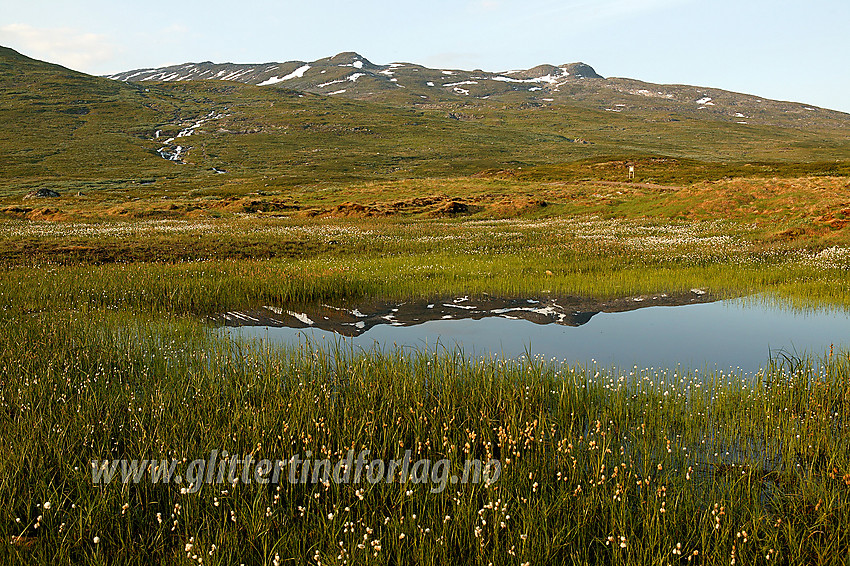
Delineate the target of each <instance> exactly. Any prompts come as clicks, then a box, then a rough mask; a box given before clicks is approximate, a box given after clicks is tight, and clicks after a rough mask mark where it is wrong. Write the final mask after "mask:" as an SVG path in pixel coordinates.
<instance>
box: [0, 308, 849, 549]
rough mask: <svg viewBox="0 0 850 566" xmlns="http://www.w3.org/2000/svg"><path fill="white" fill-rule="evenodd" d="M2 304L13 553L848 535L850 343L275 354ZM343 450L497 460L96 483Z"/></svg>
mask: <svg viewBox="0 0 850 566" xmlns="http://www.w3.org/2000/svg"><path fill="white" fill-rule="evenodd" d="M9 314H11V313H9V312H8V311H7V314H6V315H4V316H3V318H2V322H0V339H2V342H3V343H4V344H5V345H7V346H6V347H5V348H4V350H3V353H2V357H0V368H2V375H3V390H2V397H0V414H2V419H0V437H2V438H3V441H4V448H5V450H4V451H3V456H2V457H1V458H0V476H1V477H3V478H4V480H3V481H2V483H0V497H2V500H3V501H5V502H6V503H4V504H3V505H2V506H0V537H2V539H0V540H2V541H3V544H2V552H3V553H5V556H7V560H11V561H13V562H18V561H34V562H42V561H45V560H48V559H49V560H50V561H51V562H53V563H67V562H74V563H81V562H88V563H99V562H107V561H108V562H113V563H114V562H121V563H124V562H135V561H157V562H162V563H187V562H194V563H200V560H199V558H202V559H203V563H205V564H238V563H246V564H247V563H258V564H271V563H272V562H273V560H274V556H275V554H277V555H278V556H279V557H281V560H284V558H286V559H290V560H292V559H294V560H295V561H296V562H299V563H303V562H308V563H319V562H320V563H322V564H342V563H349V564H353V563H367V562H368V563H376V564H395V563H405V564H408V563H411V564H444V563H448V562H451V563H471V564H489V563H491V562H492V563H494V564H495V563H503V564H504V563H507V564H524V563H527V562H530V563H532V564H534V563H549V562H558V563H561V562H577V563H611V564H645V563H659V562H661V563H666V561H670V562H671V563H673V562H675V561H677V560H679V559H680V555H678V554H675V553H674V551H678V550H681V552H682V555H681V560H685V559H686V558H687V556H692V557H694V558H695V559H696V558H697V557H698V560H699V561H700V562H704V563H724V564H728V563H730V561H731V557H732V555H733V552H734V555H735V556H736V560H737V563H744V564H750V563H756V562H758V563H761V562H764V561H765V560H766V559H765V556H770V557H771V561H774V560H775V561H777V562H780V563H793V564H799V563H823V564H840V563H842V560H843V553H844V551H846V544H847V543H846V540H845V539H844V537H843V535H842V533H844V532H846V530H847V529H848V527H850V523H848V521H849V520H850V516H848V515H847V512H846V510H847V508H848V504H850V485H848V484H850V475H848V473H850V461H848V454H850V437H848V435H847V431H846V427H845V426H844V423H845V422H846V420H847V418H848V417H850V413H848V406H850V405H848V400H850V388H848V387H850V386H848V383H850V382H848V379H847V378H848V374H850V362H848V357H847V354H846V353H836V354H835V355H834V356H832V357H830V358H827V359H824V360H822V361H817V360H810V361H801V362H799V363H794V365H793V367H792V365H791V362H793V360H789V361H788V363H785V364H784V365H774V366H766V367H765V369H764V370H763V371H762V372H761V373H760V374H759V375H757V376H755V377H753V376H743V375H737V374H724V373H721V372H715V373H712V374H710V375H707V376H703V375H698V374H695V373H692V372H684V373H683V372H681V371H678V372H677V371H662V372H657V371H650V370H638V369H636V370H634V371H632V372H631V373H625V374H610V373H608V372H606V371H604V370H601V369H599V368H596V367H593V366H590V367H582V366H570V365H566V364H561V363H554V362H551V361H547V360H544V359H540V358H535V359H531V360H528V359H521V360H515V361H510V360H499V359H489V360H484V359H469V358H464V357H463V356H459V355H458V354H457V353H451V352H446V353H444V354H441V355H434V354H429V353H427V352H422V353H419V354H413V355H409V354H402V353H400V352H392V351H391V352H383V353H378V352H373V353H368V352H366V353H364V352H359V353H357V352H353V351H350V350H348V349H346V347H345V346H336V347H335V346H333V345H331V346H328V347H325V348H318V349H316V348H312V347H309V346H305V347H303V348H302V349H300V350H299V349H287V348H279V347H272V346H269V345H267V344H263V343H260V342H243V341H233V340H231V339H229V338H227V337H224V336H222V335H220V334H217V333H215V332H213V331H211V330H207V329H204V328H203V327H200V326H198V325H197V324H195V323H193V322H192V321H187V320H174V319H172V320H162V319H158V318H156V319H151V318H145V317H138V316H128V315H127V314H125V313H114V314H110V313H102V314H95V313H88V314H71V313H60V314H56V313H42V314H38V315H34V316H23V317H19V316H9ZM304 348H306V349H304ZM350 447H356V448H360V447H366V448H369V449H370V450H371V451H372V454H373V455H375V457H384V458H387V459H389V458H397V457H399V456H400V454H401V453H402V451H403V450H404V449H408V448H409V449H412V450H413V451H414V454H415V455H416V457H421V458H431V459H434V460H436V459H439V458H448V459H450V460H451V461H452V462H453V464H454V465H455V466H461V465H462V462H463V460H465V459H466V458H467V457H477V458H483V459H487V458H490V457H494V458H498V459H500V461H501V462H502V466H503V472H502V476H501V478H500V479H499V481H498V482H497V483H495V484H494V485H492V486H489V487H487V486H485V485H483V484H479V485H459V486H449V487H448V488H447V489H446V491H445V492H444V493H440V494H432V493H430V492H429V487H430V485H410V484H409V485H406V486H403V485H399V484H398V483H393V484H377V485H369V484H358V485H336V484H333V483H331V484H329V485H327V486H325V485H322V484H317V485H291V484H289V483H287V482H283V483H282V484H281V485H280V487H279V488H278V487H277V486H258V485H256V484H242V483H239V484H237V485H207V486H204V488H203V489H202V490H201V491H200V492H199V493H198V494H186V493H181V491H180V486H179V485H175V484H171V485H151V484H150V483H146V482H142V483H140V484H138V485H133V486H122V485H120V484H118V483H113V484H109V485H107V486H103V487H100V486H94V485H92V482H91V476H90V461H91V460H93V459H105V458H120V457H137V458H162V457H175V458H178V459H181V458H187V459H188V460H192V459H195V458H204V457H206V456H207V455H208V453H209V451H210V450H211V449H214V448H215V449H219V450H222V449H223V450H228V451H229V452H230V453H233V454H248V453H253V454H254V455H255V456H256V457H261V456H262V457H267V458H282V459H285V458H288V457H289V456H290V455H292V454H294V453H299V454H301V455H302V456H303V455H304V454H305V453H306V451H307V450H310V451H311V452H312V453H313V454H314V455H316V457H329V458H338V457H340V456H341V455H343V454H344V453H345V451H347V450H348V448H350ZM364 535H365V536H364ZM401 535H404V537H403V538H402V537H401ZM12 537H22V538H16V539H14V540H15V541H17V542H16V543H14V544H10V541H12ZM95 537H97V539H98V543H97V544H95V543H94V539H95ZM375 541H377V542H375ZM340 543H341V544H340ZM361 545H362V546H361ZM679 545H680V546H679ZM213 547H214V548H213ZM130 548H132V549H133V550H132V552H130V551H129V550H128V549H130ZM282 563H285V561H284V562H282Z"/></svg>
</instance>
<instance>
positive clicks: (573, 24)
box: [0, 0, 850, 112]
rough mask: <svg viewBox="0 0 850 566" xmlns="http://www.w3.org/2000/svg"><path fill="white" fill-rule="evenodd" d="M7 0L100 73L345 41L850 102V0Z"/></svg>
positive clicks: (825, 102) (386, 57)
mask: <svg viewBox="0 0 850 566" xmlns="http://www.w3.org/2000/svg"><path fill="white" fill-rule="evenodd" d="M2 1H3V3H4V4H6V5H5V6H3V9H2V14H0V45H4V46H8V47H12V48H14V49H17V50H19V51H21V52H23V53H24V54H26V55H29V56H31V57H35V58H38V59H44V60H48V61H51V62H56V63H60V64H63V65H66V66H68V67H71V68H73V69H77V70H80V71H85V72H88V73H93V74H107V73H112V72H117V71H123V70H129V69H134V68H140V67H154V66H161V65H165V64H173V63H183V62H188V61H205V60H212V61H216V62H225V61H232V62H240V63H254V62H256V63H259V62H267V61H289V60H307V61H309V60H314V59H318V58H320V57H325V56H329V55H333V54H335V53H338V52H340V51H357V52H358V53H360V54H361V55H363V56H364V57H367V58H368V59H370V60H372V61H373V62H375V63H390V62H394V61H411V62H416V63H421V64H424V65H428V66H435V67H444V68H445V67H450V68H462V69H476V68H480V69H485V70H489V71H499V70H505V69H515V68H528V67H532V66H535V65H538V64H541V63H551V64H556V65H557V64H560V63H569V62H573V61H584V62H586V63H588V64H590V65H592V66H593V67H594V68H595V69H596V70H597V72H599V73H600V74H602V75H604V76H620V77H632V78H637V79H642V80H646V81H651V82H658V83H684V84H694V85H700V86H706V87H718V88H724V89H728V90H734V91H739V92H746V93H750V94H757V95H760V96H764V97H768V98H776V99H781V100H794V101H799V102H807V103H810V104H815V105H818V106H823V107H827V108H833V109H836V110H843V111H845V112H850V27H848V26H850V2H848V0H808V1H806V2H803V1H802V0H797V1H793V2H792V1H787V0H771V1H768V0H752V1H751V0H738V1H731V0H716V1H714V0H561V1H552V0H524V1H513V0H468V1H467V0H454V1H448V0H431V1H429V2H406V1H397V2H382V1H377V0H370V1H363V2H350V1H347V2H344V1H341V0H330V1H325V0H314V1H312V2H272V1H269V0H258V1H253V2H252V1H249V0H245V1H243V2H239V3H234V2H222V1H219V0H205V1H198V0H182V1H181V2H178V3H142V2H138V1H135V0H134V1H130V0H108V1H107V0H83V1H73V2H72V1H68V0H28V1H27V2H11V0H2Z"/></svg>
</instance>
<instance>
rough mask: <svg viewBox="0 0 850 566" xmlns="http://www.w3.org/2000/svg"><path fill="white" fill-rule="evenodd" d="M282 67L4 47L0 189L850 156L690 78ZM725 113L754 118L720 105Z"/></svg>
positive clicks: (805, 118) (173, 187) (656, 168)
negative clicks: (172, 66)
mask: <svg viewBox="0 0 850 566" xmlns="http://www.w3.org/2000/svg"><path fill="white" fill-rule="evenodd" d="M275 65H276V68H275V70H272V69H271V64H269V65H268V66H267V67H265V68H264V71H263V72H264V73H265V74H261V75H255V77H254V79H252V80H254V81H255V82H257V83H258V84H257V85H254V84H246V83H242V82H239V81H234V80H226V81H225V80H181V81H178V80H176V79H177V78H182V77H185V75H178V76H177V77H174V79H175V80H170V81H165V82H162V81H154V80H148V81H138V82H137V80H136V79H137V78H139V77H142V75H136V76H135V77H133V78H132V79H131V80H130V81H118V80H110V79H108V78H102V77H92V76H89V75H86V74H83V73H78V72H75V71H71V70H69V69H66V68H64V67H60V66H57V65H53V64H50V63H45V62H42V61H37V60H34V59H31V58H28V57H25V56H24V55H21V54H19V53H17V52H15V51H13V50H11V49H5V48H0V99H2V104H0V196H2V195H15V194H17V195H23V194H26V193H27V192H29V191H33V190H37V189H41V188H51V189H53V190H56V191H57V192H60V193H62V194H63V195H67V194H76V193H77V192H82V193H83V195H85V193H86V191H91V190H105V191H109V192H110V193H112V194H115V195H117V196H116V207H117V210H123V208H121V206H119V204H120V203H122V202H126V199H129V198H132V197H131V196H130V195H133V194H149V193H150V192H151V191H152V190H154V189H155V190H156V191H162V192H161V193H160V194H162V195H163V196H168V195H169V194H172V192H168V193H167V194H166V191H195V190H216V191H218V190H221V191H224V192H225V193H229V192H231V191H232V193H233V194H244V193H246V192H248V191H265V190H273V189H272V187H279V188H280V187H287V186H292V185H308V184H309V185H313V184H322V183H349V182H357V181H364V180H365V181H373V180H382V179H385V180H386V179H390V180H402V179H425V178H446V177H462V176H467V175H479V174H481V175H485V176H492V175H499V174H501V173H499V172H500V171H506V172H510V174H511V175H516V176H517V177H520V176H527V175H529V174H530V172H531V171H532V170H534V169H535V168H536V169H537V171H538V173H539V174H540V175H543V176H544V177H545V178H546V179H549V180H556V181H562V180H570V179H572V180H575V179H584V178H604V179H611V180H618V179H620V178H621V175H620V169H621V164H624V163H626V162H627V161H640V162H641V163H643V164H654V165H652V166H651V167H650V166H648V165H641V167H640V171H641V174H640V175H641V179H642V180H644V181H647V180H651V179H652V178H656V179H657V178H663V179H668V180H670V181H675V180H676V179H693V178H699V179H702V178H705V176H706V175H708V177H710V178H721V177H723V176H724V175H726V174H728V173H727V172H728V171H730V170H731V169H730V168H729V164H733V163H738V164H741V165H742V166H743V165H749V164H753V163H759V162H766V165H765V166H764V167H755V168H751V167H743V168H739V169H738V170H740V171H747V172H749V171H763V172H764V174H771V172H773V171H776V168H775V167H774V164H776V163H781V164H785V165H782V167H785V168H786V169H787V164H795V163H802V162H805V163H806V164H807V165H805V167H803V169H801V170H805V171H811V172H815V173H819V172H829V171H833V170H834V168H835V167H836V166H837V165H836V162H837V161H848V160H850V136H848V135H847V128H848V124H850V116H848V115H847V114H841V113H839V112H829V111H822V110H817V109H814V110H806V108H805V107H804V106H802V105H794V104H788V103H776V102H772V101H767V100H761V99H756V98H755V97H746V96H744V95H735V94H733V93H724V92H723V91H717V92H715V91H713V90H706V89H699V88H696V87H657V90H654V91H653V90H648V89H644V88H643V87H644V86H645V83H640V82H637V81H629V80H627V79H603V78H600V77H599V76H598V75H597V74H596V73H595V72H594V71H593V69H591V68H590V67H588V66H586V65H584V64H581V63H576V64H571V65H562V66H559V67H553V66H540V67H535V68H533V69H528V70H525V71H511V72H505V73H501V74H495V73H489V74H488V73H484V72H483V71H459V70H452V69H436V70H435V69H427V68H425V67H421V66H417V65H412V64H401V63H397V64H391V65H385V66H378V65H374V64H373V63H371V62H370V61H368V60H366V59H364V58H362V57H360V56H359V55H356V54H353V53H344V54H341V55H338V56H335V57H332V58H329V59H322V60H320V61H314V62H312V63H302V62H297V61H296V62H292V63H286V64H284V63H281V64H275ZM251 68H254V71H251V72H253V73H257V72H258V71H257V69H258V68H259V67H257V66H254V67H246V68H244V69H241V70H238V71H237V70H235V69H230V68H228V67H227V66H224V67H211V68H209V69H201V70H200V71H198V73H197V74H198V75H201V74H203V73H204V72H205V71H206V70H208V71H210V72H209V73H207V74H206V75H205V76H209V75H210V74H212V75H218V74H219V73H222V71H224V72H225V73H224V74H222V75H221V77H220V78H224V77H226V76H228V73H233V72H244V75H243V77H248V74H249V73H248V72H247V71H248V69H251ZM213 71H214V72H213ZM323 71H324V72H323ZM133 74H134V73H130V74H129V75H128V77H129V76H130V75H133ZM173 74H174V72H173V71H172V72H171V74H170V75H166V76H165V78H168V77H170V76H171V75H173ZM147 76H150V77H154V76H156V73H151V72H148V75H147ZM476 77H478V78H476ZM482 77H487V78H482ZM246 80H247V78H246ZM263 83H265V84H264V86H258V85H260V84H263ZM429 83H430V84H433V85H434V86H430V85H429ZM468 83H475V84H468ZM653 88H656V87H653ZM641 90H646V92H640V91H641ZM343 91H344V92H343ZM632 91H635V92H634V93H633V92H632ZM335 93H336V94H335ZM467 93H468V94H467ZM668 95H669V96H668ZM697 97H701V98H697ZM707 98H711V99H712V100H707ZM620 100H622V101H625V102H617V101H620ZM759 100H761V102H759ZM759 104H760V105H761V106H758V105H759ZM736 105H737V106H736ZM735 108H740V109H741V111H740V113H741V114H744V112H745V111H746V112H747V114H745V115H746V116H748V118H740V117H737V116H734V115H732V116H730V115H729V113H730V112H732V111H733V110H734V109H735ZM750 116H751V118H749V117H750ZM738 122H749V123H748V124H740V123H738ZM777 124H779V125H777ZM656 158H657V159H656ZM822 163H826V165H824V166H823V167H821V166H820V165H816V164H822ZM606 164H607V165H606ZM540 167H544V168H545V170H541V169H540ZM505 174H508V173H505ZM538 176H539V175H538ZM523 178H524V177H523ZM137 191H141V193H137ZM119 196H120V198H119ZM83 198H84V196H83ZM122 199H124V200H122Z"/></svg>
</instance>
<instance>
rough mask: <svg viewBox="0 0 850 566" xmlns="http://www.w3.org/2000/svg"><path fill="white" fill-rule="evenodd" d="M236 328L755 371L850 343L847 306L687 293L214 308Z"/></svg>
mask: <svg viewBox="0 0 850 566" xmlns="http://www.w3.org/2000/svg"><path fill="white" fill-rule="evenodd" d="M215 321H216V323H217V324H220V325H222V326H225V327H227V332H229V333H232V334H234V335H237V334H239V335H242V336H246V337H254V338H262V339H264V340H269V341H273V342H278V343H285V344H293V345H294V344H300V343H303V342H305V341H312V342H314V343H318V344H321V343H323V342H325V343H326V342H338V341H345V343H346V344H353V346H354V347H355V348H363V349H367V350H368V349H372V348H375V347H376V346H377V347H379V348H392V347H394V346H396V345H397V346H401V347H404V348H407V349H411V350H413V349H419V350H426V351H434V350H435V349H438V350H443V349H450V350H451V349H454V348H456V347H459V348H460V349H461V350H462V351H463V352H464V353H465V354H466V355H468V356H490V355H499V356H505V357H519V356H522V355H527V354H529V353H530V354H532V355H542V356H545V357H547V358H555V359H557V360H566V361H567V362H569V363H575V362H579V363H582V364H588V363H593V362H596V363H598V364H599V365H600V366H602V367H615V366H616V367H619V368H620V369H628V368H631V367H633V366H635V365H637V366H638V367H639V368H641V369H642V368H656V369H660V368H675V367H677V366H679V365H681V366H682V367H684V368H689V369H697V370H699V371H705V370H710V369H720V370H724V371H729V370H738V369H740V370H743V371H744V372H747V373H749V372H755V371H757V370H758V369H759V368H761V367H764V366H765V365H766V363H767V362H768V360H769V359H770V358H771V357H773V358H775V359H776V358H779V357H780V356H782V355H783V354H785V355H790V356H795V357H800V356H803V355H809V356H812V357H813V358H818V357H820V356H823V355H824V354H825V353H827V352H828V351H829V349H830V346H831V345H833V344H834V345H835V348H839V347H848V346H850V316H848V313H847V312H846V311H841V310H835V309H818V310H800V309H793V308H791V307H790V306H782V305H777V304H776V303H775V301H774V302H770V301H767V300H763V299H760V298H758V297H755V298H753V297H750V298H741V299H731V300H718V298H717V297H713V296H712V295H711V294H710V293H707V292H705V291H702V290H699V289H694V290H692V291H691V292H689V293H680V294H671V295H668V294H660V295H649V296H637V297H624V298H619V299H611V300H607V301H596V300H592V299H587V298H581V297H552V296H543V297H534V298H507V299H506V298H497V297H487V296H485V297H483V298H481V297H476V298H471V297H448V298H435V299H432V300H413V301H405V302H395V303H394V302H388V301H370V302H364V303H357V304H339V305H327V304H325V305H299V306H297V307H296V306H288V307H275V306H268V307H263V308H260V309H254V310H251V311H241V312H228V313H224V314H222V315H220V316H218V317H215Z"/></svg>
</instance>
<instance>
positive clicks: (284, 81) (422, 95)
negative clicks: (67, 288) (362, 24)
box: [105, 51, 850, 128]
mask: <svg viewBox="0 0 850 566" xmlns="http://www.w3.org/2000/svg"><path fill="white" fill-rule="evenodd" d="M105 77H106V78H109V79H112V80H116V81H123V82H135V83H145V82H188V81H198V80H220V81H235V82H241V83H245V84H252V85H255V86H262V87H277V88H287V89H291V90H296V91H299V92H305V93H312V94H320V95H324V96H337V97H343V98H349V99H356V100H370V101H376V102H382V103H392V104H395V105H401V106H414V107H428V105H432V104H442V103H455V102H460V103H463V104H468V103H474V102H479V101H480V102H483V101H489V102H503V103H516V102H520V103H526V104H531V105H537V106H540V105H544V106H545V105H551V104H564V103H569V104H575V105H579V106H582V107H584V108H586V109H590V110H600V111H604V112H611V113H617V114H619V113H630V112H637V113H640V112H667V113H676V114H684V115H686V116H693V117H698V118H699V119H709V120H715V121H723V122H727V123H735V124H738V125H750V124H758V125H770V126H782V127H797V128H808V127H811V126H812V125H814V124H819V123H821V122H823V121H824V120H826V121H828V122H830V126H831V127H838V128H847V127H848V124H850V120H848V118H850V114H846V113H843V112H839V111H835V110H830V109H825V108H819V107H817V106H814V105H811V104H806V103H802V102H788V101H779V100H771V99H768V98H765V97H761V96H758V95H752V94H745V93H737V92H732V91H727V90H723V89H719V88H712V87H701V86H694V85H685V84H654V83H648V82H644V81H640V80H637V79H631V78H619V77H609V78H606V77H603V76H602V75H600V74H599V73H597V72H596V70H595V69H594V68H593V67H592V66H590V65H588V64H587V63H583V62H574V63H564V64H561V65H557V66H556V65H550V64H542V65H537V66H535V67H532V68H530V69H516V70H506V71H501V72H490V71H482V70H480V69H477V70H472V71H469V70H463V69H449V68H429V67H425V66H422V65H419V64H416V63H411V62H393V63H389V64H386V65H378V64H375V63H373V62H372V61H370V60H369V59H367V58H366V57H364V56H362V55H360V54H359V53H356V52H354V51H346V52H342V53H338V54H336V55H333V56H330V57H324V58H321V59H317V60H315V61H300V60H299V61H286V62H267V63H213V62H211V61H205V62H202V63H183V64H179V65H170V66H166V67H152V68H146V69H134V70H130V71H123V72H120V73H113V74H111V75H105Z"/></svg>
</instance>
